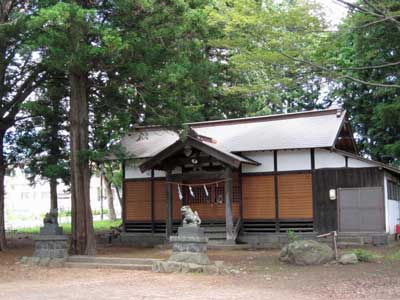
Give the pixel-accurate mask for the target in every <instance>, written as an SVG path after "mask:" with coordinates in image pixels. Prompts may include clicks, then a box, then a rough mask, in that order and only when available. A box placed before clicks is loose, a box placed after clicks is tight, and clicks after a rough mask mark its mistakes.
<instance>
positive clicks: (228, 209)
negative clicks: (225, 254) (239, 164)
mask: <svg viewBox="0 0 400 300" xmlns="http://www.w3.org/2000/svg"><path fill="white" fill-rule="evenodd" d="M225 174H226V176H225V179H226V181H225V224H226V239H227V240H228V241H232V240H233V213H232V195H233V193H232V169H231V168H230V167H227V168H226V170H225Z"/></svg>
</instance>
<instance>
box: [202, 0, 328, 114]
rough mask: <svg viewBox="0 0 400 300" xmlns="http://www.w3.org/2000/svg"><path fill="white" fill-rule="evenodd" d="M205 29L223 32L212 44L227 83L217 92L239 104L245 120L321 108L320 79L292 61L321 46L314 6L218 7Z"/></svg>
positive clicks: (287, 3)
mask: <svg viewBox="0 0 400 300" xmlns="http://www.w3.org/2000/svg"><path fill="white" fill-rule="evenodd" d="M210 23H211V25H212V26H214V27H215V28H222V29H223V32H222V34H221V35H220V37H219V38H218V39H214V40H213V41H212V45H213V46H214V47H215V48H216V49H218V50H219V51H218V52H217V53H218V59H220V60H221V61H225V62H227V63H228V72H227V77H228V80H229V82H228V83H225V84H224V85H222V86H221V87H220V89H221V90H222V92H223V94H224V95H225V96H226V97H227V98H229V99H231V101H232V100H233V101H235V99H242V100H241V101H243V100H244V101H243V102H244V103H245V106H246V107H245V109H246V114H248V115H257V114H268V113H271V112H284V111H289V112H291V111H300V110H309V109H314V108H320V107H322V103H318V97H319V91H320V87H321V86H320V85H321V82H320V81H321V78H319V76H318V75H317V73H316V72H315V71H314V70H313V68H312V67H310V66H309V65H306V64H303V63H301V62H298V61H296V60H295V59H310V57H313V56H314V55H315V54H316V50H317V49H318V46H319V43H320V41H321V34H320V33H321V31H323V30H324V28H325V26H324V24H323V21H322V18H321V17H320V11H319V7H318V6H317V5H315V3H311V2H308V1H279V2H277V1H272V0H270V1H252V0H245V1H243V0H237V1H229V2H225V1H217V2H216V3H215V4H214V6H211V7H210ZM288 55H289V56H290V57H288ZM291 57H294V58H295V59H293V58H291ZM239 101H240V100H239Z"/></svg>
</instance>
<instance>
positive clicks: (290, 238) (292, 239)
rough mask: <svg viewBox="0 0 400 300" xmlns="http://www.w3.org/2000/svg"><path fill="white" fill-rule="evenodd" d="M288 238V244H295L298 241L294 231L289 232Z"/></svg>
mask: <svg viewBox="0 0 400 300" xmlns="http://www.w3.org/2000/svg"><path fill="white" fill-rule="evenodd" d="M287 238H288V243H289V244H290V243H293V242H295V241H297V240H298V236H297V235H296V233H295V232H294V231H293V230H288V231H287Z"/></svg>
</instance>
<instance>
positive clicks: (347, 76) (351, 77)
mask: <svg viewBox="0 0 400 300" xmlns="http://www.w3.org/2000/svg"><path fill="white" fill-rule="evenodd" d="M277 52H278V53H279V54H281V55H283V56H284V57H286V58H289V59H291V60H293V61H297V62H301V63H304V64H308V65H310V66H313V67H315V68H317V69H320V70H323V71H325V72H328V73H330V74H332V73H333V72H335V70H331V69H329V68H327V67H324V66H321V65H318V64H316V63H313V62H311V61H307V60H303V59H299V58H296V57H293V56H291V55H288V54H286V53H284V52H281V51H277ZM397 64H400V62H398V63H397ZM336 71H337V70H336ZM339 77H341V78H347V79H349V80H352V81H355V82H358V83H362V84H365V85H370V86H376V87H384V88H400V85H399V84H385V83H379V82H371V81H365V80H361V79H358V78H355V77H353V76H350V75H347V74H344V75H341V76H339Z"/></svg>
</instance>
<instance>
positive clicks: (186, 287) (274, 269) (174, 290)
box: [0, 248, 400, 300]
mask: <svg viewBox="0 0 400 300" xmlns="http://www.w3.org/2000/svg"><path fill="white" fill-rule="evenodd" d="M146 251H147V252H146ZM30 252H31V249H30V248H23V249H16V250H12V251H9V252H4V253H0V299H1V300H43V299H46V300H52V299H57V300H60V299H63V300H72V299H74V300H81V299H82V300H83V299H84V300H92V299H93V300H95V299H96V300H103V299H104V300H106V299H107V300H113V299H135V300H136V299H137V300H147V299H151V300H158V299H171V300H172V299H174V300H180V299H182V300H183V299H184V300H194V299H196V300H197V299H199V300H200V299H202V300H203V299H207V300H208V299H215V300H220V299H227V300H228V299H229V300H235V299H241V300H244V299H246V300H247V299H251V300H258V299H269V300H286V299H289V300H306V299H307V300H314V299H324V300H327V299H335V300H350V299H351V300H358V299H359V300H361V299H363V300H365V299H367V300H372V299H374V300H375V299H379V300H384V299H400V263H399V262H397V261H396V262H382V263H363V264H358V265H355V266H339V265H329V266H319V267H293V266H287V265H285V264H281V263H280V262H279V261H278V260H277V259H276V251H228V252H218V251H212V252H211V253H210V256H211V257H212V258H214V259H220V258H224V259H225V261H226V262H227V265H229V266H231V267H232V268H236V270H238V272H237V274H231V275H224V276H207V275H196V274H155V273H151V272H139V271H138V272H133V271H121V270H106V271H105V270H89V269H63V268H59V269H48V268H38V267H27V266H21V265H18V264H15V261H16V259H17V257H18V256H22V255H29V253H30ZM99 252H100V253H101V254H102V255H110V254H112V253H114V255H115V253H118V254H119V255H118V256H140V255H139V254H141V255H143V253H146V255H147V256H158V257H164V256H165V255H168V251H165V250H163V251H160V250H143V249H129V248H128V249H126V248H125V249H123V248H114V249H101V250H100V251H99ZM136 252H137V253H136Z"/></svg>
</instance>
